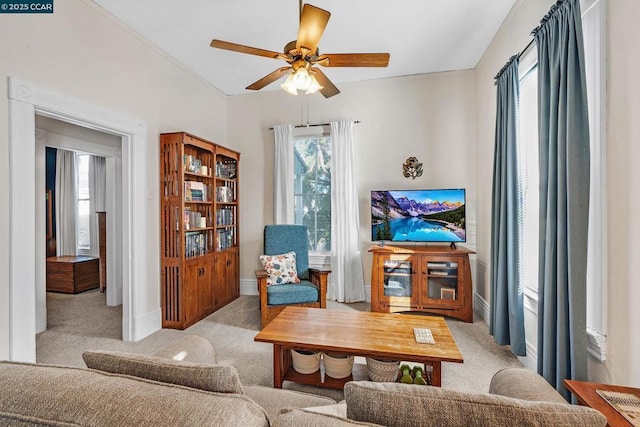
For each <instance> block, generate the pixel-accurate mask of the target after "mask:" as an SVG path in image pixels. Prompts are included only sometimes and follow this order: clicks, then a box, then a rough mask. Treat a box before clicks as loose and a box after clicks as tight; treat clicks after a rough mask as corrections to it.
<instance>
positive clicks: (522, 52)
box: [518, 39, 536, 59]
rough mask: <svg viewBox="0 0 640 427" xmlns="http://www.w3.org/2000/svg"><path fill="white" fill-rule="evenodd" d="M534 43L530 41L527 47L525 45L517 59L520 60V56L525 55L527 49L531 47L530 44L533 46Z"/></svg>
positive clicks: (532, 40)
mask: <svg viewBox="0 0 640 427" xmlns="http://www.w3.org/2000/svg"><path fill="white" fill-rule="evenodd" d="M535 41H536V39H531V41H530V42H529V44H528V45H526V46H525V47H524V49H522V51H521V52H520V53H519V54H518V59H520V58H521V57H522V55H524V53H525V52H526V51H528V50H529V48H530V47H531V45H532V44H533V42H535Z"/></svg>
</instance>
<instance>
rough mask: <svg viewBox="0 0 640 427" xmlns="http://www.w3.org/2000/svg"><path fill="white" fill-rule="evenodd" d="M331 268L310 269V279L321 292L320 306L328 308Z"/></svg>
mask: <svg viewBox="0 0 640 427" xmlns="http://www.w3.org/2000/svg"><path fill="white" fill-rule="evenodd" d="M329 273H331V270H319V269H317V268H310V269H309V279H310V280H311V282H312V283H313V284H314V285H316V286H317V287H318V291H319V292H320V307H321V308H327V276H328V275H329Z"/></svg>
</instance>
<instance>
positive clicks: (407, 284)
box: [380, 255, 416, 305]
mask: <svg viewBox="0 0 640 427" xmlns="http://www.w3.org/2000/svg"><path fill="white" fill-rule="evenodd" d="M381 261H382V278H383V284H382V289H381V291H382V292H381V295H380V298H381V299H382V300H385V301H387V302H388V303H394V302H395V303H398V302H401V301H405V303H409V302H410V301H411V299H412V297H413V295H414V285H415V269H416V265H415V263H414V260H413V259H412V258H410V257H407V256H401V255H390V256H389V257H385V258H383V259H382V260H381ZM403 305H404V304H403Z"/></svg>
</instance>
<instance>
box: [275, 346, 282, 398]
mask: <svg viewBox="0 0 640 427" xmlns="http://www.w3.org/2000/svg"><path fill="white" fill-rule="evenodd" d="M283 351H284V350H283V348H282V346H281V345H278V344H274V345H273V387H274V388H282V382H283V381H284V378H283V377H284V372H283V370H282V368H283V366H282V365H283V362H284V360H283V356H284V354H283Z"/></svg>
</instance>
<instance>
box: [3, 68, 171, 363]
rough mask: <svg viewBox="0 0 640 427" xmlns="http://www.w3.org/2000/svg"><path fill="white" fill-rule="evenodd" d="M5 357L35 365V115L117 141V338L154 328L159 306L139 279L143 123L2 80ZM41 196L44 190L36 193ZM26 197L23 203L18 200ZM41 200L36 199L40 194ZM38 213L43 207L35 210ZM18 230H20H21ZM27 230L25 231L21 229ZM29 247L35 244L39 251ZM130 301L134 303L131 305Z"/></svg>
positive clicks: (39, 261) (38, 232) (142, 264)
mask: <svg viewBox="0 0 640 427" xmlns="http://www.w3.org/2000/svg"><path fill="white" fill-rule="evenodd" d="M8 83H9V84H8V89H9V91H8V92H9V153H10V156H9V166H10V183H9V187H10V190H9V191H10V207H9V235H10V238H9V240H10V243H9V253H10V259H9V298H10V300H9V307H10V309H9V339H8V344H9V358H10V360H17V361H27V362H35V359H36V348H35V342H36V337H35V335H36V329H37V328H36V317H37V316H36V289H39V288H40V287H42V286H44V282H36V273H35V272H36V266H37V265H44V262H45V260H44V258H45V253H46V249H45V235H46V234H45V227H44V220H42V221H41V222H40V224H38V223H37V222H36V200H37V199H38V198H39V193H37V191H36V179H35V175H36V168H35V165H36V162H35V161H34V160H33V159H35V157H36V156H35V154H36V153H35V152H36V142H35V117H36V114H38V115H41V116H45V117H49V118H53V119H57V120H60V121H63V122H66V123H71V124H75V125H78V126H81V127H85V128H89V129H93V130H97V131H102V132H106V133H110V134H113V135H118V136H119V137H121V139H122V145H121V153H120V154H121V159H122V194H121V195H120V197H116V196H115V195H112V196H113V197H114V199H115V203H119V204H120V206H121V211H122V232H121V235H122V242H121V245H120V246H119V247H118V248H116V249H115V250H118V251H120V252H121V253H122V259H123V263H122V264H123V266H122V312H123V316H122V317H123V319H122V337H123V340H125V341H137V340H140V339H142V338H144V337H145V336H147V335H149V334H151V333H152V332H154V331H156V330H158V329H160V327H161V312H160V307H159V306H158V307H154V308H153V309H152V310H149V308H148V307H145V302H146V300H145V298H147V296H148V295H149V294H151V293H152V292H154V291H155V292H157V285H155V284H150V283H148V280H147V255H146V251H145V247H146V243H147V239H146V228H147V227H146V218H147V205H146V203H145V202H146V200H147V197H146V196H147V190H146V172H147V159H146V157H147V130H146V124H145V123H144V122H142V121H140V120H139V119H136V118H135V117H131V116H127V115H124V114H121V113H117V112H114V111H111V110H106V109H103V108H100V107H96V106H94V105H91V104H88V103H86V102H84V101H82V100H78V99H74V98H71V97H68V96H65V95H60V94H57V93H54V92H51V91H48V90H46V89H44V88H41V87H37V86H35V85H32V84H28V83H25V82H22V81H20V80H17V79H15V78H12V77H9V79H8ZM42 190H44V189H42ZM25 195H27V197H25ZM42 199H44V192H43V193H42ZM43 209H44V206H43ZM25 224H27V225H28V226H26V227H25ZM29 225H33V227H31V226H29ZM36 242H42V244H41V245H40V246H38V245H36ZM136 302H138V304H136Z"/></svg>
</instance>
